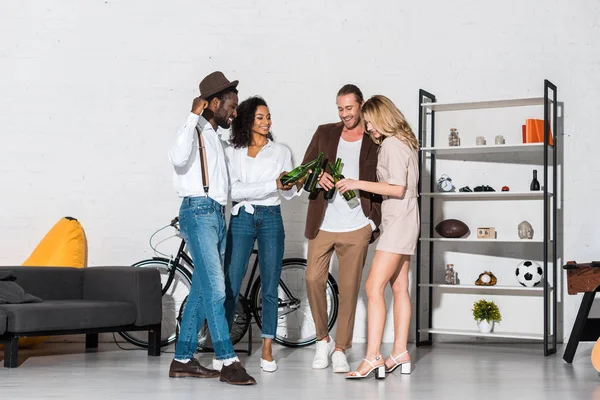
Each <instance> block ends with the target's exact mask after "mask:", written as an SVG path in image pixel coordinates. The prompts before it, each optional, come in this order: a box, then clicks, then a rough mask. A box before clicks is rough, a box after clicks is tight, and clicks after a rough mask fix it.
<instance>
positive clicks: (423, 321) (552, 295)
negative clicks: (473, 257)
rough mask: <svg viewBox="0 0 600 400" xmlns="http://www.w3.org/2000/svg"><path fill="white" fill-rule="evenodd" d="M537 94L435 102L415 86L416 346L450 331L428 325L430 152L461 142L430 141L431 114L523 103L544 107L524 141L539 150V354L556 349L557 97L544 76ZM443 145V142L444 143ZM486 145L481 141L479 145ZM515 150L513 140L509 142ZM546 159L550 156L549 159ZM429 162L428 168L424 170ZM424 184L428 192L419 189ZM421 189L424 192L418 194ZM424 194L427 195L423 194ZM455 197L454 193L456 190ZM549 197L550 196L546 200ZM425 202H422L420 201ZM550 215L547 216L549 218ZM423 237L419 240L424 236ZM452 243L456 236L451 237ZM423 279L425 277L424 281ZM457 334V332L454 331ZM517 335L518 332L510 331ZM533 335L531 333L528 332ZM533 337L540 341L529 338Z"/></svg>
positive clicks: (433, 172)
mask: <svg viewBox="0 0 600 400" xmlns="http://www.w3.org/2000/svg"><path fill="white" fill-rule="evenodd" d="M543 94H544V95H543V97H538V98H523V99H509V100H492V101H479V102H468V103H438V102H437V99H436V96H435V95H434V94H432V93H430V92H428V91H426V90H423V89H421V90H419V127H418V139H419V143H420V144H421V146H422V147H421V149H420V152H419V194H420V195H419V197H418V203H419V210H420V213H421V221H424V220H426V219H427V218H426V217H427V215H426V214H424V210H423V206H424V205H427V206H428V207H427V211H426V212H427V213H428V217H429V218H428V221H429V224H428V225H429V226H428V229H427V228H424V227H423V226H422V228H421V235H420V237H419V241H418V244H417V253H416V265H417V270H416V317H415V318H416V345H417V347H422V346H430V345H432V344H433V334H450V335H452V334H453V332H452V331H451V330H436V329H434V328H433V326H432V322H433V315H432V313H433V310H432V307H431V305H432V303H433V290H434V287H433V276H434V275H433V274H434V256H433V254H434V251H435V244H436V242H435V240H431V239H432V238H434V227H435V224H436V223H437V222H439V221H434V201H435V200H436V199H435V197H434V196H432V195H431V194H432V193H434V192H435V188H436V176H437V175H436V154H437V153H438V151H440V152H445V153H446V154H448V153H449V152H450V153H451V152H452V151H454V150H456V153H453V154H460V152H461V151H462V150H463V149H461V147H436V146H435V119H436V110H441V111H453V110H468V109H485V108H498V107H519V106H529V105H543V106H544V142H543V143H539V144H533V146H526V145H524V146H523V148H524V149H525V148H526V149H527V150H532V149H533V150H534V151H538V150H539V151H543V171H544V176H543V190H542V191H541V192H543V213H544V215H543V239H542V240H541V242H540V244H541V246H542V247H543V250H542V251H543V256H542V260H543V270H544V275H543V280H542V283H543V299H544V307H543V308H544V310H543V320H544V321H543V322H544V332H543V337H542V338H541V339H542V341H543V347H544V355H545V356H548V355H551V354H554V353H556V348H557V344H556V343H557V334H556V333H557V276H558V266H557V241H558V238H557V223H556V219H557V203H558V200H557V196H558V193H556V192H557V190H558V189H557V188H558V177H557V159H558V156H557V151H558V142H557V137H556V135H557V119H558V102H557V87H556V85H554V84H553V83H552V82H550V81H549V80H544V86H543ZM550 135H552V138H553V145H550V143H549V137H550ZM446 146H447V144H446ZM481 147H482V148H483V147H486V146H481ZM514 148H515V149H517V150H518V149H519V147H518V145H515V146H514ZM465 150H467V151H466V152H465V157H467V158H465V160H468V154H470V153H469V149H468V148H467V149H465ZM485 151H486V150H485V149H477V150H474V152H478V153H480V154H481V153H482V152H485ZM550 160H551V161H550ZM427 166H429V169H427ZM549 167H552V174H551V175H549V171H548V170H549ZM550 179H551V180H552V181H551V182H552V191H553V192H554V193H550V192H549V189H548V183H550V181H549V180H550ZM424 187H428V190H429V192H424V191H423V189H424ZM423 194H425V196H423ZM428 195H429V196H428ZM459 196H460V194H459ZM551 198H552V201H551ZM426 201H428V203H424V202H426ZM550 218H551V219H550ZM424 239H425V240H424ZM456 240H457V242H458V241H460V240H461V239H456ZM536 245H537V244H536ZM425 258H427V259H425ZM549 272H552V286H550V285H549V282H548V280H549V278H548V273H549ZM423 279H426V281H425V282H424V281H423ZM457 334H458V333H457ZM460 334H463V335H466V336H489V337H505V338H510V337H511V336H510V335H508V336H506V335H502V334H489V335H478V334H477V333H476V332H473V335H470V334H468V333H465V332H461V333H460ZM512 337H514V338H519V335H514V336H512ZM522 338H524V339H528V337H527V335H523V337H522ZM532 338H533V337H532ZM534 340H540V338H539V337H535V338H534Z"/></svg>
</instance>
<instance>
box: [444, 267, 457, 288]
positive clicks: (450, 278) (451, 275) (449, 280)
mask: <svg viewBox="0 0 600 400" xmlns="http://www.w3.org/2000/svg"><path fill="white" fill-rule="evenodd" d="M444 275H445V278H444V280H445V281H446V284H448V285H456V272H454V264H446V272H445V274H444Z"/></svg>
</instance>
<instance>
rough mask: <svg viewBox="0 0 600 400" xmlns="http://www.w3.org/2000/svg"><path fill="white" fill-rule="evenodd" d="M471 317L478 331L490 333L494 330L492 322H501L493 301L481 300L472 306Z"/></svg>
mask: <svg viewBox="0 0 600 400" xmlns="http://www.w3.org/2000/svg"><path fill="white" fill-rule="evenodd" d="M473 317H474V318H475V321H477V325H478V326H479V331H480V332H483V333H490V332H491V331H492V330H493V329H494V322H500V321H502V316H501V315H500V309H499V308H498V306H497V305H496V303H494V302H493V301H487V300H484V299H481V300H479V301H476V302H475V303H474V304H473Z"/></svg>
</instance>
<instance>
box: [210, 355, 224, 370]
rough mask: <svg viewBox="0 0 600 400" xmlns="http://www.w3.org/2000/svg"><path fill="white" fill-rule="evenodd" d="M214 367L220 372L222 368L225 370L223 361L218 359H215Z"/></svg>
mask: <svg viewBox="0 0 600 400" xmlns="http://www.w3.org/2000/svg"><path fill="white" fill-rule="evenodd" d="M212 367H213V369H215V370H217V371H220V370H221V368H223V360H217V359H216V358H213V361H212Z"/></svg>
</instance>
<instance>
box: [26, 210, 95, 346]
mask: <svg viewBox="0 0 600 400" xmlns="http://www.w3.org/2000/svg"><path fill="white" fill-rule="evenodd" d="M22 265H23V266H30V267H31V266H33V267H76V268H83V267H85V266H87V240H86V237H85V232H84V231H83V227H82V226H81V224H80V223H79V221H77V220H76V219H75V218H72V217H64V218H61V219H60V220H59V221H58V222H57V223H56V225H54V226H53V227H52V229H50V231H49V232H48V233H47V234H46V236H44V238H43V239H42V240H41V241H40V243H39V244H38V245H37V247H36V248H35V249H34V250H33V252H32V253H31V255H30V256H29V258H28V259H27V260H25V262H24V263H23V264H22ZM44 339H46V336H40V337H27V338H19V348H27V347H31V346H35V345H36V344H39V343H41V342H43V341H44Z"/></svg>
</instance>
